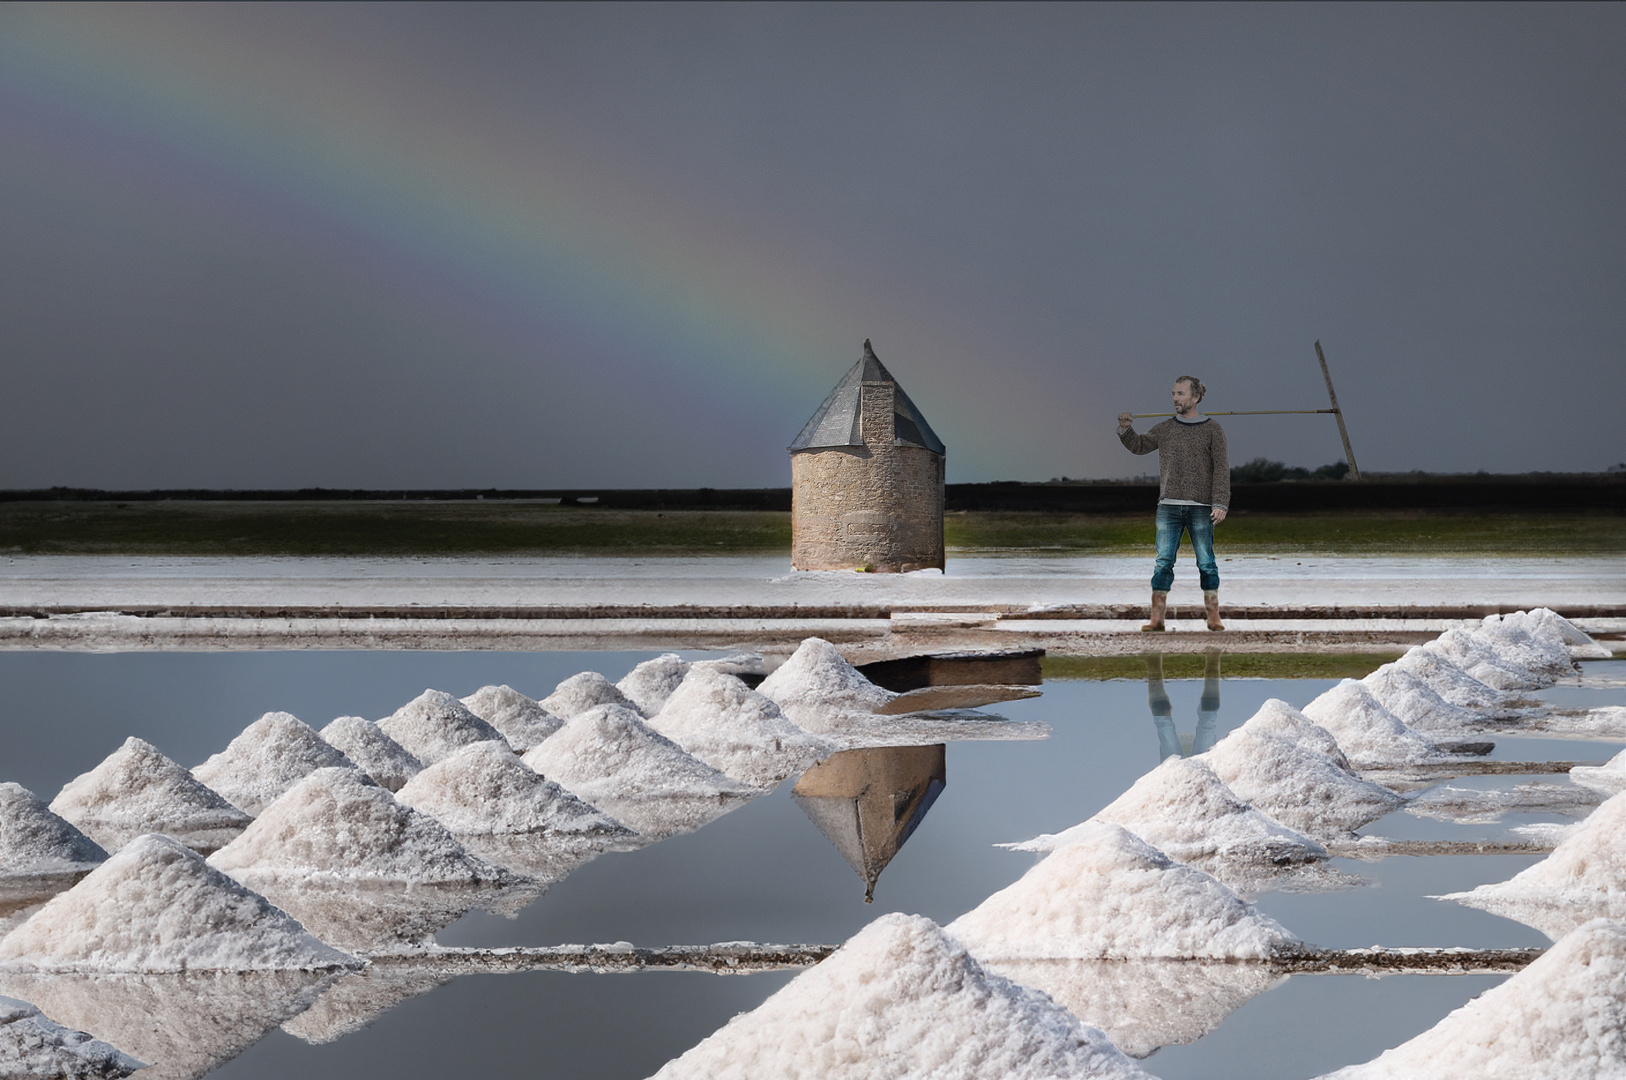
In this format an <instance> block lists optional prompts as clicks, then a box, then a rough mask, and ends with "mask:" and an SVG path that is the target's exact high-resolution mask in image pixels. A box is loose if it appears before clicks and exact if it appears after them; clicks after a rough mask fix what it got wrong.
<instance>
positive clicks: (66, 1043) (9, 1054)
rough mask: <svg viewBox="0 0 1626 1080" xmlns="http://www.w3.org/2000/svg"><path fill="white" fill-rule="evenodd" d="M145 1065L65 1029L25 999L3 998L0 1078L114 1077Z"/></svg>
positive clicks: (64, 1079) (100, 1079) (0, 1007)
mask: <svg viewBox="0 0 1626 1080" xmlns="http://www.w3.org/2000/svg"><path fill="white" fill-rule="evenodd" d="M144 1068H146V1065H145V1064H144V1063H143V1062H140V1061H137V1060H136V1059H135V1058H133V1057H130V1056H129V1055H128V1054H125V1053H123V1052H122V1051H120V1050H119V1049H118V1047H116V1046H113V1045H111V1044H109V1043H105V1042H102V1041H101V1040H100V1039H95V1038H92V1037H91V1036H90V1035H88V1034H86V1033H85V1032H83V1031H74V1030H71V1029H69V1028H65V1027H63V1026H62V1025H61V1024H58V1023H56V1022H55V1021H53V1020H51V1019H49V1018H47V1017H46V1016H45V1015H44V1014H42V1013H41V1012H40V1011H39V1010H38V1009H36V1008H34V1006H32V1005H30V1004H29V1003H28V1002H26V1001H18V1000H17V999H16V998H9V997H0V1076H7V1077H28V1076H31V1077H52V1078H60V1080H81V1078H83V1080H92V1078H94V1080H103V1078H106V1080H112V1078H116V1077H125V1076H129V1075H130V1074H131V1073H133V1072H135V1071H136V1070H137V1069H144Z"/></svg>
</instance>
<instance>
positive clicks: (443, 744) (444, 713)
mask: <svg viewBox="0 0 1626 1080" xmlns="http://www.w3.org/2000/svg"><path fill="white" fill-rule="evenodd" d="M378 727H379V730H380V731H382V732H383V733H384V734H386V735H388V736H389V737H390V738H392V739H394V740H395V741H396V742H398V743H400V744H401V745H402V746H403V747H405V748H406V751H407V753H409V754H411V755H412V756H413V757H415V758H417V759H418V760H419V761H421V762H423V763H424V764H425V765H433V764H434V763H435V762H437V761H439V760H440V759H441V758H443V757H445V756H446V755H447V754H450V753H453V752H454V751H456V750H459V749H461V748H462V747H465V746H468V745H470V744H471V743H477V742H486V741H487V740H489V739H500V738H502V734H501V733H500V732H499V731H498V730H497V729H496V728H494V727H492V726H491V725H490V724H488V723H486V722H485V721H484V720H482V719H480V718H479V717H478V716H475V715H474V714H473V713H472V712H470V711H469V710H468V708H467V707H466V706H465V705H464V704H463V703H462V702H461V701H459V700H457V699H456V698H455V697H453V696H452V695H450V694H448V693H446V692H445V691H443V690H425V691H424V692H423V693H421V694H419V695H418V696H417V697H415V698H413V699H412V700H411V701H409V702H407V703H406V704H405V705H402V706H401V707H400V708H399V709H396V710H395V711H394V712H393V713H391V714H390V715H389V716H386V717H385V718H384V719H382V720H380V721H379V722H378Z"/></svg>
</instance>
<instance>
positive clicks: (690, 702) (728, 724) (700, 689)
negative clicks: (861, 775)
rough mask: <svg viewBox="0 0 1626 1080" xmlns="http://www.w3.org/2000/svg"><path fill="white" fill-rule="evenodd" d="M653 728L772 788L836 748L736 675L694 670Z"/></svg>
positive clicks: (709, 762) (738, 777)
mask: <svg viewBox="0 0 1626 1080" xmlns="http://www.w3.org/2000/svg"><path fill="white" fill-rule="evenodd" d="M649 726H650V727H651V728H653V729H654V730H655V731H657V732H659V733H660V734H662V735H664V736H666V737H667V738H669V739H671V740H672V741H673V742H675V743H677V744H678V745H679V746H680V747H682V748H683V749H684V750H685V751H687V752H688V753H690V754H693V755H694V756H695V757H697V758H699V759H700V760H701V761H703V762H705V763H706V764H707V765H710V766H712V767H713V768H715V769H718V770H719V771H721V772H724V773H727V774H728V775H729V776H731V777H733V778H734V779H736V780H739V781H740V782H742V783H745V784H750V785H751V786H752V787H758V788H771V787H773V786H774V785H775V784H777V783H779V781H781V780H783V779H784V778H785V777H787V776H789V775H790V774H791V773H794V772H801V771H802V770H804V769H806V768H807V767H808V766H810V765H812V764H813V763H814V762H816V761H818V760H819V759H821V758H824V757H828V756H829V755H830V754H831V753H832V752H833V751H832V749H831V747H830V746H829V745H827V744H826V743H824V742H823V741H822V740H820V739H818V738H816V737H815V736H813V735H809V734H808V733H807V732H805V731H803V730H802V729H801V728H799V727H797V726H796V725H795V724H793V723H791V722H790V721H789V720H787V719H785V716H784V714H783V713H781V712H780V711H779V706H777V705H775V704H774V703H773V701H772V700H771V699H769V698H767V697H765V696H763V695H762V694H759V693H757V692H756V691H754V690H752V689H750V688H749V687H748V686H746V685H745V684H744V683H743V682H741V681H740V680H739V679H737V678H735V677H734V676H732V675H724V674H723V673H722V672H719V671H715V670H712V669H710V668H704V667H697V668H693V669H692V670H690V671H689V673H688V674H687V676H686V677H685V678H684V679H683V681H682V683H681V684H680V685H679V686H678V687H677V689H676V690H675V691H673V692H672V693H670V694H669V695H668V696H667V698H666V702H665V705H664V706H663V707H662V709H661V710H660V712H658V713H657V714H655V716H653V717H651V718H650V720H649Z"/></svg>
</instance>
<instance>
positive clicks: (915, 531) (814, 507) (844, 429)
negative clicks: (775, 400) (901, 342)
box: [790, 341, 944, 572]
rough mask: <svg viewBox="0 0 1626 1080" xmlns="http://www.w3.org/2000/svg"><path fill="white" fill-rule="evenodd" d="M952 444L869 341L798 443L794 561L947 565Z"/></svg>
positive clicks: (793, 453)
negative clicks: (946, 494)
mask: <svg viewBox="0 0 1626 1080" xmlns="http://www.w3.org/2000/svg"><path fill="white" fill-rule="evenodd" d="M943 457H944V450H943V443H942V440H940V439H939V438H938V437H937V435H936V433H935V432H933V431H932V429H931V425H930V424H928V423H926V418H925V417H924V416H922V415H920V410H919V409H917V408H915V403H914V402H912V401H910V400H909V395H908V394H905V393H904V392H903V387H901V386H899V385H898V381H897V380H896V379H894V378H893V377H892V374H891V372H889V371H887V370H886V368H884V367H882V366H881V361H880V360H878V359H877V358H876V356H875V350H873V349H872V348H870V344H869V342H868V341H866V342H864V356H863V359H861V360H859V361H858V363H856V364H854V365H853V366H852V370H850V371H848V372H847V374H846V375H845V376H843V377H842V380H841V381H840V382H839V383H837V384H836V388H835V389H834V390H832V391H830V396H829V397H827V398H825V399H824V404H822V405H820V406H819V408H818V411H817V412H815V413H814V414H813V419H811V420H809V421H808V422H807V425H806V426H805V427H803V428H802V433H801V434H800V435H798V436H796V441H795V442H793V443H791V444H790V472H791V515H790V516H791V556H790V561H791V565H792V566H793V567H795V568H796V569H798V570H876V571H891V572H897V571H904V570H922V569H925V568H926V567H930V566H935V567H937V568H938V569H939V570H941V569H942V568H943Z"/></svg>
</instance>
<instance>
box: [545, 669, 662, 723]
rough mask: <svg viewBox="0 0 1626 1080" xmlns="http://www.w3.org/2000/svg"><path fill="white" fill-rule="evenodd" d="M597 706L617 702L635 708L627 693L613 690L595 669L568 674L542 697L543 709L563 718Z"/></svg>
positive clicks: (628, 707)
mask: <svg viewBox="0 0 1626 1080" xmlns="http://www.w3.org/2000/svg"><path fill="white" fill-rule="evenodd" d="M599 705H619V706H620V707H621V708H623V709H632V710H633V711H634V712H636V711H637V709H638V706H637V705H636V704H634V703H633V702H632V700H631V699H630V698H628V697H627V695H625V694H623V693H622V692H621V691H620V690H618V689H616V687H615V685H614V684H613V683H611V682H610V680H609V679H606V678H605V677H604V676H602V675H600V674H599V673H598V672H596V671H583V672H581V673H580V674H577V675H572V676H571V677H570V678H568V679H566V680H565V681H564V682H562V683H560V684H559V685H558V686H556V687H554V690H553V693H551V694H549V695H548V696H547V697H545V698H543V699H542V707H543V708H544V709H546V710H548V712H550V713H552V714H553V715H554V716H562V717H564V718H565V719H566V720H569V719H570V718H571V717H573V716H575V715H576V714H577V713H583V712H586V711H587V710H588V709H591V708H594V707H596V706H599Z"/></svg>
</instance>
